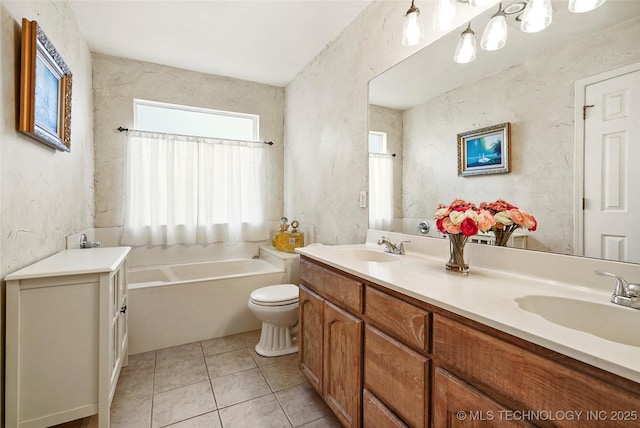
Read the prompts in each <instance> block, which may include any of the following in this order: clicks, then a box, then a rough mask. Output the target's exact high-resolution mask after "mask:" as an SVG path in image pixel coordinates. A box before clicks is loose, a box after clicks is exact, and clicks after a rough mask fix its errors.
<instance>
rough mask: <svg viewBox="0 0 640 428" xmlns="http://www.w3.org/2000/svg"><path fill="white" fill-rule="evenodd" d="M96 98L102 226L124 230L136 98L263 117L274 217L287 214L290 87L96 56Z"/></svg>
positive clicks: (97, 196) (99, 219)
mask: <svg viewBox="0 0 640 428" xmlns="http://www.w3.org/2000/svg"><path fill="white" fill-rule="evenodd" d="M93 88H94V99H95V112H94V120H95V131H94V132H95V141H96V143H95V199H96V216H95V226H96V227H113V226H121V225H122V221H123V214H124V212H123V207H124V194H125V188H124V186H125V181H124V180H125V167H126V159H125V155H126V140H127V137H126V134H124V133H120V132H118V131H117V130H116V128H118V127H119V126H123V127H125V128H133V99H134V98H140V99H146V100H152V101H159V102H166V103H173V104H182V105H189V106H195V107H203V108H211V109H216V110H226V111H235V112H242V113H251V114H258V115H260V139H261V140H262V141H273V142H274V145H273V146H270V147H268V148H267V151H268V153H269V156H268V161H269V165H268V174H269V183H268V188H269V212H268V214H269V219H270V220H277V219H279V218H280V217H281V216H282V206H283V196H282V189H283V184H282V181H283V175H284V173H283V153H282V151H283V141H282V140H283V120H284V119H283V114H284V104H283V103H284V89H283V88H278V87H274V86H268V85H264V84H260V83H253V82H247V81H244V80H238V79H232V78H229V77H222V76H214V75H210V74H204V73H198V72H194V71H188V70H182V69H178V68H173V67H166V66H163V65H158V64H152V63H148V62H140V61H133V60H129V59H125V58H116V57H111V56H106V55H100V54H94V55H93Z"/></svg>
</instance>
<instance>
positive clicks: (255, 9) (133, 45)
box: [69, 0, 371, 86]
mask: <svg viewBox="0 0 640 428" xmlns="http://www.w3.org/2000/svg"><path fill="white" fill-rule="evenodd" d="M69 3H70V4H71V7H72V9H73V11H74V12H75V14H76V17H77V19H78V23H79V25H80V29H81V31H82V33H83V35H84V37H85V39H86V40H87V43H88V45H89V49H91V51H92V52H98V53H102V54H107V55H113V56H118V57H124V58H130V59H135V60H139V61H147V62H153V63H157V64H164V65H169V66H173V67H179V68H183V69H188V70H194V71H199V72H204V73H210V74H216V75H221V76H229V77H234V78H238V79H244V80H250V81H253V82H259V83H265V84H269V85H274V86H286V85H287V84H288V83H289V82H290V81H291V80H293V78H294V77H295V76H296V75H297V74H298V73H299V72H300V71H301V70H302V68H303V67H304V66H305V65H306V64H307V63H309V61H311V60H312V59H313V58H314V57H315V56H316V55H318V54H319V53H320V52H321V51H322V50H323V49H324V48H325V47H326V46H327V45H328V44H329V43H330V42H332V41H333V40H335V39H336V37H337V36H338V35H339V34H340V32H341V31H342V30H343V29H344V28H345V27H346V26H347V25H349V23H351V21H353V19H354V18H355V17H356V16H357V15H358V14H359V13H360V12H361V11H362V10H363V9H364V8H365V7H366V6H368V5H369V3H371V0H285V1H272V0H234V1H223V0H199V1H193V0H70V2H69Z"/></svg>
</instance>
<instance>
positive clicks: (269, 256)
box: [259, 245, 300, 285]
mask: <svg viewBox="0 0 640 428" xmlns="http://www.w3.org/2000/svg"><path fill="white" fill-rule="evenodd" d="M259 255H260V258H261V259H264V260H266V261H268V262H269V263H271V264H273V265H275V266H277V267H279V268H282V269H284V272H285V278H284V282H286V283H288V284H296V285H300V255H299V254H292V253H285V252H283V251H278V250H276V249H275V248H274V247H273V246H271V245H268V246H263V247H260V253H259Z"/></svg>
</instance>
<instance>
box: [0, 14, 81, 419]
mask: <svg viewBox="0 0 640 428" xmlns="http://www.w3.org/2000/svg"><path fill="white" fill-rule="evenodd" d="M22 18H27V19H29V20H36V21H37V22H38V24H40V26H41V27H42V28H43V29H44V31H45V33H46V34H47V36H48V37H49V39H50V40H51V41H52V42H53V44H54V45H55V47H56V49H57V50H58V51H59V52H60V54H61V55H62V57H63V58H64V60H65V62H66V63H67V64H68V65H69V68H71V71H72V72H73V93H72V107H71V110H72V120H71V152H70V153H63V152H58V151H56V150H54V149H51V148H49V147H48V146H45V145H44V144H42V143H39V142H38V141H36V140H33V139H31V138H29V137H27V136H24V135H22V134H20V133H18V132H17V131H16V128H17V111H18V110H17V108H18V94H17V85H18V84H19V81H20V74H19V73H20V38H21V34H22V30H21V27H22ZM0 25H1V28H0V69H1V70H2V73H1V74H0V92H1V93H2V106H1V107H0V120H1V124H0V141H1V142H2V150H1V151H0V251H1V252H0V255H1V262H0V278H4V277H5V276H6V275H7V274H9V273H11V272H13V271H15V270H18V269H19V268H22V267H24V266H27V265H29V264H31V263H34V262H36V261H38V260H40V259H43V258H45V257H46V256H49V255H51V254H54V253H56V252H58V251H60V250H63V249H64V248H65V237H66V236H67V235H70V234H73V233H77V232H80V231H81V230H83V229H88V228H90V227H91V226H92V225H93V130H92V128H93V102H92V92H91V55H90V53H89V49H88V48H87V45H86V43H85V41H84V39H83V37H82V35H81V33H80V30H79V28H78V26H77V23H76V18H75V16H74V15H73V13H72V11H71V10H70V8H69V6H68V4H67V3H66V2H62V1H48V2H43V1H3V2H2V3H0ZM2 284H3V286H2V290H0V291H1V292H0V307H2V309H1V310H0V312H3V311H4V308H3V306H4V302H3V301H2V299H3V297H2V296H4V282H3V283H2ZM3 320H4V315H3V314H2V313H0V323H2V322H4V321H3ZM3 330H4V329H3V328H2V326H1V325H0V331H3ZM3 342H4V340H2V341H0V347H1V346H3ZM2 354H3V352H2V349H1V348H0V355H2ZM0 366H1V367H2V368H4V361H3V360H2V357H0ZM0 391H1V392H0V402H2V393H3V392H4V384H2V385H1V388H0ZM0 420H2V421H4V417H3V416H2V415H1V414H0Z"/></svg>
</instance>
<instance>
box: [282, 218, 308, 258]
mask: <svg viewBox="0 0 640 428" xmlns="http://www.w3.org/2000/svg"><path fill="white" fill-rule="evenodd" d="M299 225H300V223H298V220H293V221H292V222H291V232H285V233H286V236H287V242H286V244H285V247H284V251H286V252H287V253H295V251H296V248H299V247H304V233H302V232H298V226H299Z"/></svg>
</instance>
